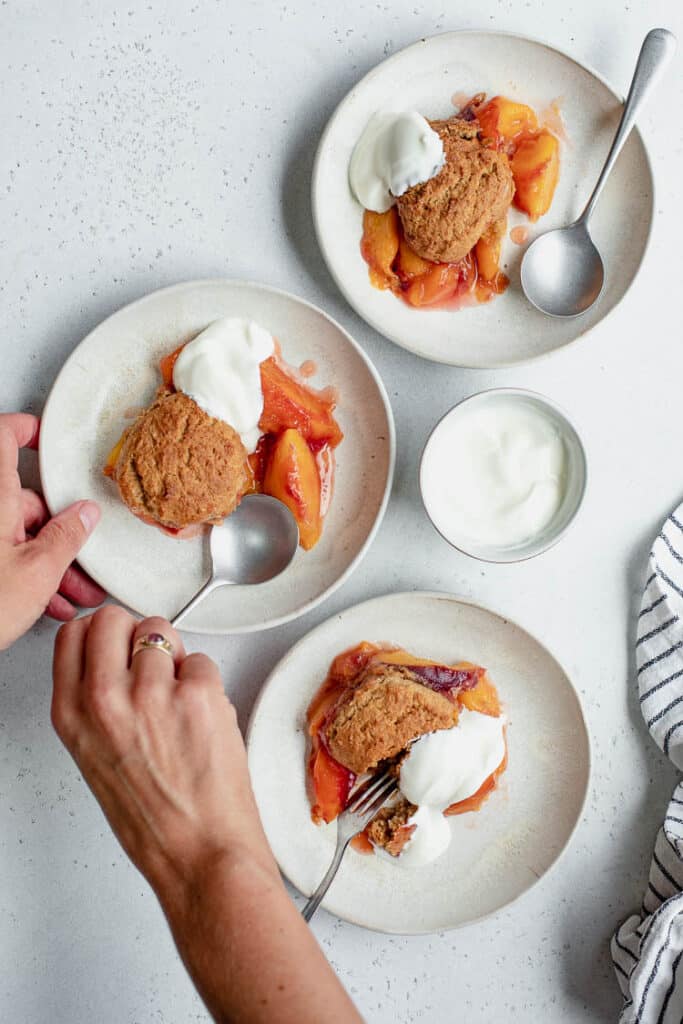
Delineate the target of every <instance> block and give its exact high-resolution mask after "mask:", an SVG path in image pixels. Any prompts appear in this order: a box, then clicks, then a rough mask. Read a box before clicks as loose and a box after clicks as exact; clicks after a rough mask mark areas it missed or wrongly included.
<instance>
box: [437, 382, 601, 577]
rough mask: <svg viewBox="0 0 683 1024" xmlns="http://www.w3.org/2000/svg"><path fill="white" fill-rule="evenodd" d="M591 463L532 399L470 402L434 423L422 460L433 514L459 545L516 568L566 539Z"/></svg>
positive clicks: (574, 436)
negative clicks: (588, 466)
mask: <svg viewBox="0 0 683 1024" xmlns="http://www.w3.org/2000/svg"><path fill="white" fill-rule="evenodd" d="M586 478H587V471H586V456H585V452H584V448H583V445H582V443H581V440H580V438H579V435H578V433H577V431H576V428H575V427H574V426H573V425H572V424H571V423H570V421H569V419H568V418H567V415H566V414H565V413H564V412H563V411H562V410H561V409H560V408H559V407H558V406H557V405H555V403H554V402H551V401H550V400H549V399H547V398H544V397H543V396H542V395H539V394H536V393H535V392H532V391H525V390H522V389H517V388H500V389H495V390H491V391H482V392H480V393H479V394H476V395H473V396H471V397H470V398H467V399H465V400H464V401H463V402H461V403H460V404H459V405H456V406H455V407H454V408H453V409H451V410H450V411H449V412H447V413H446V415H445V416H444V417H443V418H442V419H441V420H440V421H439V423H437V425H436V427H435V428H434V430H433V431H432V433H431V435H430V437H429V440H428V441H427V444H426V446H425V449H424V452H423V454H422V461H421V464H420V491H421V493H422V501H423V503H424V506H425V509H426V511H427V515H428V516H429V518H430V519H431V521H432V523H433V524H434V526H435V527H436V529H437V530H438V531H439V533H440V534H441V535H442V536H443V537H444V538H445V539H446V540H447V541H448V542H449V543H450V544H452V545H453V546H454V547H456V548H458V549H459V550H460V551H463V552H465V553H466V554H468V555H472V556H473V557H474V558H479V559H482V560H484V561H490V562H515V561H520V560H522V559H525V558H531V557H533V556H534V555H538V554H540V553H541V552H542V551H545V550H547V549H548V548H549V547H552V545H553V544H554V543H555V542H556V541H557V540H559V538H560V537H561V536H562V534H563V533H564V532H565V530H566V529H567V527H568V526H569V524H570V523H571V521H572V520H573V518H574V516H575V515H576V513H577V511H578V509H579V506H580V504H581V501H582V499H583V495H584V492H585V488H586Z"/></svg>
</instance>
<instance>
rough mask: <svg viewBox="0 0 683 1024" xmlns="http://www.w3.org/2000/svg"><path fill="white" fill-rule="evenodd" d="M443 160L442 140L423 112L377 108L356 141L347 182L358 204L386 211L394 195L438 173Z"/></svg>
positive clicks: (378, 211)
mask: <svg viewBox="0 0 683 1024" xmlns="http://www.w3.org/2000/svg"><path fill="white" fill-rule="evenodd" d="M445 160H446V156H445V153H444V149H443V143H442V142H441V139H440V138H439V136H438V134H437V133H436V132H435V131H434V129H433V128H431V127H430V126H429V123H428V122H427V120H426V119H425V118H424V117H423V116H422V114H418V113H417V111H415V110H410V111H388V110H386V111H378V112H377V113H376V114H373V116H372V117H371V118H370V120H369V121H368V123H367V125H366V126H365V129H364V130H363V134H362V135H361V137H360V138H359V140H358V142H357V143H356V147H355V149H354V151H353V154H352V156H351V163H350V164H349V182H350V184H351V189H352V191H353V193H354V195H355V196H356V198H357V200H358V202H359V203H360V204H361V206H364V207H365V209H366V210H374V211H375V212H376V213H385V212H386V211H387V210H388V209H389V208H390V207H392V206H393V205H394V203H395V202H396V196H402V195H403V193H404V192H406V191H407V190H408V189H409V188H411V187H412V186H413V185H420V184H421V183H422V182H425V181H429V179H430V178H433V177H434V176H435V175H436V174H438V173H439V171H440V170H441V168H442V167H443V165H444V163H445Z"/></svg>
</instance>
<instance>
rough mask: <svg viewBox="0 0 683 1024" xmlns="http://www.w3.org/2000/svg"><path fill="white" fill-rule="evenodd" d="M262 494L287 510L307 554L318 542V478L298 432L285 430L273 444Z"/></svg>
mask: <svg viewBox="0 0 683 1024" xmlns="http://www.w3.org/2000/svg"><path fill="white" fill-rule="evenodd" d="M263 491H264V493H265V494H270V495H272V496H273V497H274V498H279V499H280V501H282V502H284V504H285V505H286V506H287V507H288V508H289V509H290V510H291V512H292V513H293V515H294V517H295V519H296V521H297V523H298V524H299V539H300V541H301V546H302V547H303V548H305V550H306V551H308V550H309V549H310V548H312V547H313V546H314V545H315V544H317V542H318V541H319V540H320V534H321V532H322V516H321V514H320V477H319V476H318V466H317V464H316V461H315V456H314V454H313V452H312V451H311V449H310V448H309V447H308V445H307V443H306V440H305V438H304V437H303V436H302V435H301V434H300V433H299V431H298V430H293V429H289V430H285V431H284V433H282V434H280V436H279V437H278V438H277V440H276V441H275V443H274V445H273V450H272V452H271V454H270V459H269V461H268V465H267V467H266V473H265V476H264V478H263Z"/></svg>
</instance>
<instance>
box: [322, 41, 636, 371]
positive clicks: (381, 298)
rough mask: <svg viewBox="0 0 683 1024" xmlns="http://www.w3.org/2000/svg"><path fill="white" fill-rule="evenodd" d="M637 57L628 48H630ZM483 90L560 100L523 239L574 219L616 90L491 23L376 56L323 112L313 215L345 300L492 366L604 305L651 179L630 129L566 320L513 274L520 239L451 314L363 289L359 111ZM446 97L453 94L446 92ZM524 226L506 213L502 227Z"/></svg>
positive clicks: (540, 106)
mask: <svg viewBox="0 0 683 1024" xmlns="http://www.w3.org/2000/svg"><path fill="white" fill-rule="evenodd" d="M634 57H635V54H634ZM480 91H485V92H486V93H488V95H489V96H493V95H495V94H497V93H502V94H503V95H506V96H510V97H511V98H513V99H519V100H521V101H523V102H526V103H529V104H530V105H531V106H532V107H534V109H535V110H536V111H538V112H539V113H540V112H542V111H543V110H544V109H546V108H548V106H549V104H550V103H551V102H552V101H553V100H558V102H559V104H560V109H561V112H562V116H563V119H564V122H565V125H566V130H567V134H568V142H567V144H564V145H563V146H562V153H561V161H562V165H561V172H560V181H559V184H558V187H557V190H556V193H555V197H554V199H553V204H552V206H551V208H550V211H549V212H548V213H547V214H546V216H545V217H543V218H541V220H540V221H539V222H538V223H537V224H535V225H529V228H530V230H529V238H528V241H529V242H531V241H533V239H534V238H535V237H536V236H537V235H538V234H540V233H541V232H543V231H546V230H549V229H550V228H555V227H559V226H561V225H562V224H567V223H569V222H570V221H572V220H574V219H575V218H576V216H577V215H578V214H579V213H580V212H581V210H582V209H583V207H584V205H585V203H586V201H587V200H588V197H589V195H590V193H591V191H592V188H593V185H594V183H595V181H596V180H597V177H598V174H599V171H600V169H601V167H602V164H603V162H604V159H605V157H606V155H607V152H608V150H609V147H610V144H611V141H612V137H613V135H614V132H615V130H616V126H617V122H618V120H619V117H620V116H621V100H620V99H619V97H618V96H617V94H616V93H615V92H614V90H613V89H612V88H611V87H610V86H609V85H608V84H607V83H606V82H605V81H603V79H602V78H600V76H599V75H597V74H596V73H595V72H594V71H591V70H589V69H588V68H586V67H583V66H582V65H581V64H579V63H577V62H576V61H575V60H573V59H572V58H571V57H569V56H568V55H567V54H564V53H561V52H560V51H559V50H555V49H553V48H552V47H550V46H546V45H544V44H543V43H539V42H535V41H534V40H532V39H526V38H524V37H521V36H514V35H507V34H504V33H499V32H448V33H445V34H444V35H439V36H433V37H432V38H431V39H423V40H421V41H420V42H419V43H415V44H414V45H413V46H409V47H408V48H407V49H405V50H402V51H401V52H400V53H397V54H396V55H395V56H393V57H390V58H389V59H388V60H386V61H384V62H383V63H382V64H380V65H379V66H378V67H376V68H375V69H374V70H373V71H371V72H370V73H369V74H368V75H366V76H365V78H363V79H362V81H360V82H359V83H358V85H357V86H355V88H354V89H352V90H351V92H350V93H349V94H348V96H347V97H346V98H345V99H344V100H343V101H342V103H341V104H340V105H339V107H338V108H337V110H336V112H335V113H334V115H333V116H332V119H331V120H330V122H329V124H328V125H327V128H326V129H325V132H324V134H323V137H322V139H321V141H320V147H319V149H318V155H317V158H316V163H315V168H314V172H313V218H314V222H315V227H316V232H317V235H318V241H319V243H320V247H321V249H322V252H323V255H324V257H325V260H326V262H327V265H328V267H329V269H330V272H331V273H332V276H333V277H334V279H335V280H336V282H337V284H338V286H339V288H340V289H341V291H342V292H343V293H344V295H345V296H346V298H347V299H348V301H349V302H350V303H351V305H352V306H353V307H354V309H355V310H356V311H357V312H358V313H359V314H360V315H361V316H362V317H363V318H364V319H365V320H367V322H368V323H369V324H372V326H373V327H375V328H377V330H378V331H380V333H382V334H384V335H386V337H387V338H391V339H392V341H395V342H397V344H399V345H402V346H403V347H404V348H407V349H409V350H410V351H411V352H415V353H417V354H418V355H421V356H424V357H425V358H427V359H433V360H435V361H437V362H441V363H450V364H452V365H454V366H469V367H482V368H489V369H492V368H495V367H503V366H510V365H512V364H514V363H519V362H523V361H525V360H530V359H535V358H537V357H538V356H542V355H545V354H547V353H549V352H552V351H553V350H554V349H557V348H560V347H561V346H563V345H566V344H568V343H569V342H571V341H574V340H575V339H576V338H578V337H579V336H580V335H582V334H585V333H586V332H587V331H589V330H590V329H591V328H592V327H595V325H596V324H598V323H599V322H600V321H601V320H603V319H604V317H605V316H607V314H608V313H609V312H610V310H612V309H614V307H615V306H616V305H617V303H618V302H619V301H620V300H621V299H622V297H623V296H624V294H625V293H626V291H627V290H628V288H629V286H630V284H631V282H632V281H633V279H634V277H635V275H636V273H637V271H638V268H639V266H640V263H641V260H642V258H643V255H644V252H645V248H646V246H647V241H648V238H649V234H650V226H651V223H652V215H653V204H654V196H653V181H652V172H651V169H650V164H649V160H648V157H647V153H646V150H645V146H644V145H643V141H642V139H641V137H640V135H639V133H638V132H637V131H633V132H632V134H631V137H630V138H629V140H628V141H627V143H626V145H625V147H624V149H623V152H622V154H621V156H620V157H619V160H618V161H617V164H616V167H615V168H614V170H613V171H612V174H611V176H610V178H609V181H608V182H607V185H606V186H605V190H604V192H603V195H602V197H601V199H600V202H599V203H598V206H597V208H596V211H595V214H594V217H593V220H592V222H591V231H592V233H593V237H594V239H595V242H596V244H597V246H598V248H599V249H600V251H601V253H602V255H603V258H604V262H605V267H606V282H605V289H604V292H603V294H602V296H601V298H600V300H599V301H598V303H597V304H596V305H595V306H594V307H593V308H592V309H591V310H590V311H589V312H588V313H586V314H584V315H583V316H582V317H579V318H577V319H575V320H556V319H552V318H550V317H546V316H544V315H543V314H542V313H539V312H538V310H536V309H534V307H532V306H531V305H530V303H528V302H527V301H526V299H525V298H524V295H523V294H522V291H521V286H520V282H519V265H520V261H521V258H522V255H523V248H522V247H520V246H517V245H514V244H513V243H512V242H511V241H510V240H509V238H508V239H507V240H506V242H505V245H504V249H503V254H502V263H503V267H504V270H505V272H506V274H507V275H508V276H509V277H510V286H509V288H508V290H507V292H506V293H505V294H504V295H502V296H499V297H498V298H496V299H494V300H493V301H492V302H490V303H488V304H486V305H479V306H473V307H470V308H466V309H461V310H459V311H458V312H452V311H451V312H446V311H439V310H432V311H420V310H414V309H410V308H409V307H408V306H406V305H405V304H404V303H403V302H401V301H400V300H399V299H397V298H396V297H395V296H394V295H392V294H391V293H390V292H381V291H377V289H375V288H373V287H372V286H371V285H370V282H369V281H368V270H367V266H366V264H365V262H364V261H363V259H362V258H361V255H360V251H359V245H360V237H361V220H362V209H361V207H360V205H359V204H358V203H357V202H356V200H355V199H354V197H353V196H352V194H351V191H350V189H349V185H348V177H347V175H348V166H349V159H350V157H351V153H352V151H353V147H354V145H355V143H356V141H357V139H358V137H359V136H360V134H361V132H362V131H363V128H364V127H365V124H366V123H367V121H368V119H369V117H370V116H371V115H372V114H373V113H374V112H375V111H376V110H379V109H380V108H382V107H384V106H386V105H387V104H389V103H397V102H400V103H401V105H403V106H404V107H406V108H413V109H416V110H419V111H420V112H421V113H423V114H425V116H427V117H430V118H439V117H448V116H450V115H451V114H453V113H454V110H455V108H454V106H453V103H452V102H451V98H452V97H453V96H456V97H457V96H458V94H468V95H471V94H473V93H476V92H480ZM456 102H457V103H459V102H460V101H459V100H457V99H456ZM522 223H524V224H529V222H528V221H527V220H526V218H524V217H523V216H522V215H521V214H519V213H517V212H516V211H514V210H513V211H511V215H510V218H509V223H508V227H509V228H510V229H511V228H512V227H513V226H515V225H517V224H522Z"/></svg>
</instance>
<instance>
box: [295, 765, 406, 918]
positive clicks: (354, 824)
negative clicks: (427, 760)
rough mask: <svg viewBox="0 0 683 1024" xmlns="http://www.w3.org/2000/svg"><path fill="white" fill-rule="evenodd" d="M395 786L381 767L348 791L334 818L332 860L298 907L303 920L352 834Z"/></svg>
mask: <svg viewBox="0 0 683 1024" xmlns="http://www.w3.org/2000/svg"><path fill="white" fill-rule="evenodd" d="M397 789H398V786H397V783H396V778H395V777H394V776H393V775H390V774H389V772H388V771H383V772H380V773H379V774H378V775H373V776H372V778H370V779H368V780H367V782H364V783H363V784H362V785H360V786H359V787H358V788H357V789H356V790H355V792H354V793H353V794H352V796H351V799H350V800H349V803H348V806H347V807H346V809H345V810H344V811H342V813H341V814H340V815H339V817H338V818H337V847H336V849H335V851H334V857H333V858H332V863H331V864H330V866H329V868H328V869H327V871H326V872H325V877H324V878H323V880H322V882H321V883H320V885H319V886H318V888H317V889H316V890H315V892H314V893H313V895H312V896H311V898H310V899H309V900H308V902H307V903H306V906H305V907H304V909H303V910H302V911H301V913H302V916H303V919H304V921H310V920H311V918H312V917H313V915H314V914H315V912H316V910H317V909H318V907H319V906H320V902H321V900H322V899H323V897H324V895H325V893H326V892H327V890H328V889H329V887H330V885H331V884H332V879H333V878H334V876H335V875H336V874H337V870H338V868H339V865H340V864H341V862H342V857H343V856H344V854H345V853H346V848H347V846H348V845H349V843H350V842H351V840H352V839H353V837H354V836H357V835H358V833H359V832H362V831H363V829H364V828H365V826H366V825H367V824H368V822H370V821H372V819H373V818H374V816H375V815H376V814H377V812H378V811H379V810H381V808H382V807H384V805H385V804H386V803H387V802H388V801H389V800H390V799H391V797H392V796H393V795H394V793H395V792H396V790H397Z"/></svg>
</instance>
